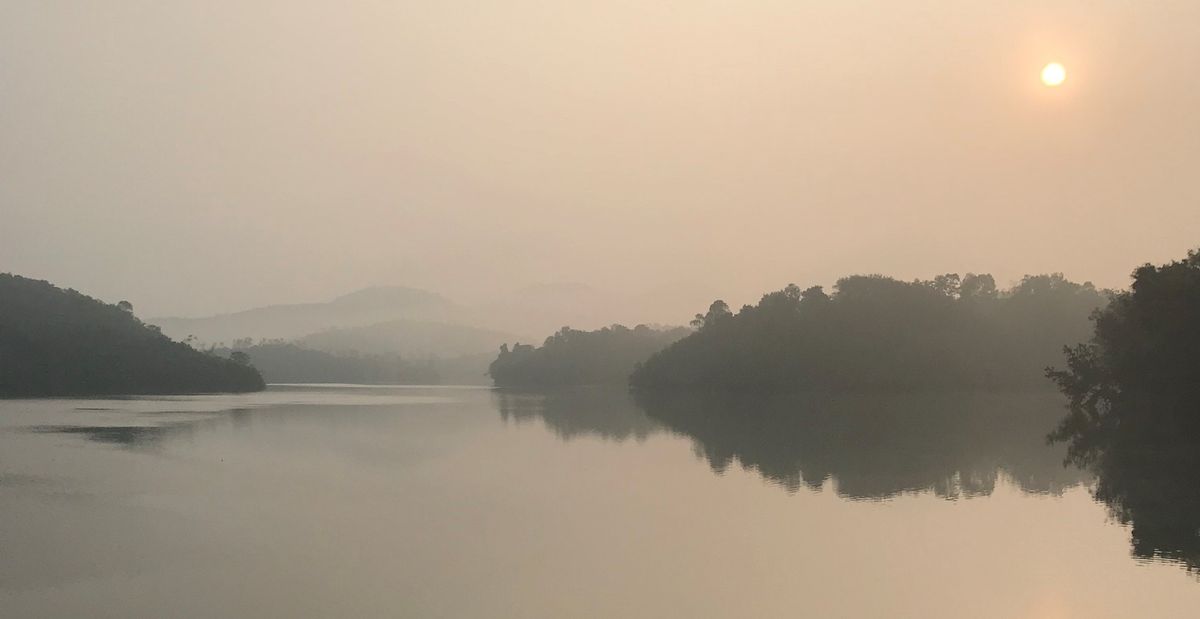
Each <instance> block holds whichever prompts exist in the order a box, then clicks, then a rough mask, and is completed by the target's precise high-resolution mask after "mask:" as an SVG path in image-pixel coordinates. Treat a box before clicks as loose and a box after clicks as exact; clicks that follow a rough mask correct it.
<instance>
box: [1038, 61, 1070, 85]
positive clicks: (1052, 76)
mask: <svg viewBox="0 0 1200 619" xmlns="http://www.w3.org/2000/svg"><path fill="white" fill-rule="evenodd" d="M1066 80H1067V68H1066V67H1064V66H1062V65H1061V64H1059V63H1057V62H1052V63H1050V64H1048V65H1046V66H1045V67H1042V83H1043V84H1045V85H1047V86H1052V87H1053V86H1059V85H1061V84H1062V83H1063V82H1065V81H1066Z"/></svg>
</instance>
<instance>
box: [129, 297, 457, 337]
mask: <svg viewBox="0 0 1200 619" xmlns="http://www.w3.org/2000/svg"><path fill="white" fill-rule="evenodd" d="M457 311H458V308H457V307H456V306H455V305H454V304H453V303H452V302H450V301H449V300H448V299H446V298H445V297H442V296H441V295H438V294H436V293H433V292H429V291H426V290H419V289H416V288H404V287H399V286H386V287H375V288H365V289H363V290H359V291H357V292H352V293H350V294H347V295H343V296H340V297H337V298H336V299H333V300H332V301H329V302H325V303H298V304H290V305H270V306H267V307H259V308H254V309H248V310H244V311H240V312H234V313H232V314H219V315H216V316H207V317H203V318H169V317H168V318H154V319H151V320H150V322H152V323H154V324H156V325H158V326H159V327H161V328H162V330H163V333H166V334H167V335H169V336H171V337H174V338H178V339H183V338H186V337H188V336H195V338H196V339H197V340H198V341H200V342H205V343H208V344H216V343H221V342H232V341H233V340H235V339H239V338H245V337H250V338H255V339H295V338H299V337H302V336H305V335H308V334H310V333H316V332H318V331H324V330H328V329H338V328H345V327H359V326H365V325H371V324H376V323H381V322H387V321H392V320H399V319H409V320H429V319H439V320H440V319H446V318H447V317H449V316H453V315H455V314H456V312H457Z"/></svg>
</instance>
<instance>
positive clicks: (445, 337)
mask: <svg viewBox="0 0 1200 619" xmlns="http://www.w3.org/2000/svg"><path fill="white" fill-rule="evenodd" d="M511 339H513V336H512V335H511V334H509V333H502V332H500V331H491V330H488V329H481V328H477V327H469V326H465V325H456V324H449V323H443V322H432V321H421V320H392V321H388V322H381V323H377V324H373V325H366V326H361V327H347V328H342V329H330V330H327V331H322V332H319V333H312V334H309V335H306V336H304V337H302V338H300V339H299V340H298V341H299V343H300V344H302V345H303V346H306V347H308V348H313V349H316V350H324V351H328V352H333V353H345V352H350V351H356V352H360V353H366V354H399V355H403V356H405V357H408V358H420V357H441V358H446V357H460V356H464V355H475V354H480V353H492V354H494V353H495V352H496V350H498V349H499V348H500V345H501V344H503V343H504V342H507V341H510V340H511Z"/></svg>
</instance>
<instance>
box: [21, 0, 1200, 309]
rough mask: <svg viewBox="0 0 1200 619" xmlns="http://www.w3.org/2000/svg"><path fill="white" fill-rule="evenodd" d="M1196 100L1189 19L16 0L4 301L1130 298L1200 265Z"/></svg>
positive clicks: (1000, 10) (1108, 10)
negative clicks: (546, 291) (988, 278)
mask: <svg viewBox="0 0 1200 619" xmlns="http://www.w3.org/2000/svg"><path fill="white" fill-rule="evenodd" d="M1051 61H1058V62H1061V63H1062V64H1063V65H1064V66H1065V67H1066V70H1067V81H1066V82H1065V83H1064V84H1063V85H1062V86H1060V87H1058V88H1047V87H1045V86H1043V85H1042V84H1041V83H1040V81H1039V74H1040V72H1041V69H1042V67H1043V66H1044V65H1045V64H1046V63H1048V62H1051ZM1197 75H1200V3H1196V2H1168V1H1134V0H1127V1H1112V0H1093V1H1088V2H1061V3H1055V2H1031V1H1020V0H1018V1H1013V2H986V3H984V2H971V3H967V2H958V1H954V2H951V1H936V0H912V1H909V2H903V3H900V2H891V1H882V0H839V1H837V2H834V1H825V2H812V1H805V0H788V1H784V0H758V1H754V0H745V1H736V2H735V1H722V2H717V1H704V0H686V1H674V0H666V1H655V2H627V1H621V0H603V1H595V2H593V1H590V0H578V1H568V0H563V1H554V2H549V1H528V0H512V1H508V2H455V1H453V0H438V1H428V2H391V1H386V2H385V1H379V2H361V1H353V2H352V1H348V0H344V1H339V2H307V1H301V0H288V1H286V2H212V1H211V0H203V1H193V0H174V1H172V2H157V1H146V2H133V1H126V0H108V1H104V2H99V1H97V2H85V1H80V2H66V1H43V0H36V1H35V0H29V1H24V0H9V1H6V2H3V3H0V272H2V271H11V272H15V273H18V274H22V275H26V276H31V277H37V278H39V279H48V280H50V281H52V282H54V283H56V284H59V285H62V286H67V287H72V288H76V289H78V290H81V291H83V292H86V293H88V294H92V295H94V296H97V297H99V298H102V299H104V300H108V301H116V300H119V299H128V300H130V301H132V302H133V303H134V305H135V307H136V308H137V309H138V313H139V314H141V315H149V316H154V315H164V314H171V315H202V314H207V313H212V312H223V311H233V310H238V309H243V308H247V307H252V306H258V305H264V304H269V303H283V302H304V301H316V300H325V299H328V298H332V297H334V296H337V295H339V294H342V293H345V292H349V291H351V290H354V289H357V288H360V287H363V286H367V285H407V286H413V287H420V288H427V289H430V290H435V291H438V292H441V293H443V294H446V295H447V296H450V297H451V298H455V299H458V300H461V301H464V302H468V303H477V304H486V303H487V302H488V299H490V298H493V297H495V296H497V295H503V294H511V293H512V291H515V290H520V289H523V288H526V287H529V286H546V285H551V286H554V285H558V284H559V283H562V282H579V283H584V284H587V285H589V286H591V287H593V288H594V289H596V290H599V291H605V292H606V293H611V294H612V295H613V297H614V298H617V297H619V298H622V299H631V300H633V301H631V303H636V307H630V308H627V309H628V310H629V311H628V312H627V313H628V314H631V315H639V316H640V315H644V316H645V320H646V321H648V322H649V321H656V322H675V323H683V322H685V321H686V320H687V318H688V316H690V315H691V313H694V312H695V311H701V310H703V309H704V307H706V306H707V302H708V301H709V300H711V299H712V298H715V297H718V296H719V297H722V298H725V299H726V300H728V301H730V303H731V304H732V305H734V306H735V307H736V306H738V305H740V304H741V303H746V302H754V301H756V300H757V298H758V296H759V295H761V294H762V293H763V292H766V291H768V290H775V289H778V288H781V287H783V286H784V285H786V284H787V283H789V282H795V283H797V284H800V285H803V286H807V285H811V284H823V285H826V286H829V285H832V284H833V283H834V282H835V281H836V279H837V278H838V277H841V276H844V275H848V274H854V273H883V274H889V275H894V276H897V277H900V278H903V279H911V278H913V277H924V278H928V277H932V276H933V275H934V274H937V273H944V272H959V273H965V272H968V271H971V272H990V273H993V274H994V275H995V276H996V278H997V280H998V282H1000V283H1001V284H1005V283H1009V282H1012V281H1015V280H1016V279H1019V278H1020V276H1021V275H1023V274H1025V273H1041V272H1052V271H1061V272H1064V273H1066V274H1067V276H1068V277H1071V278H1072V279H1077V280H1091V281H1094V282H1095V283H1096V284H1097V285H1100V286H1111V287H1123V286H1125V285H1126V284H1127V282H1128V274H1129V272H1130V271H1131V270H1132V269H1133V268H1134V267H1135V266H1137V265H1139V264H1141V263H1144V262H1162V261H1166V260H1169V259H1172V258H1175V257H1180V256H1182V255H1183V254H1184V253H1185V252H1186V251H1187V250H1188V249H1190V248H1194V247H1198V246H1200V174H1197V173H1196V170H1197V166H1198V164H1200V114H1198V113H1197V110H1200V80H1197V79H1196V76H1197Z"/></svg>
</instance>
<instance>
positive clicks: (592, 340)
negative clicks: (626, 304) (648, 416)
mask: <svg viewBox="0 0 1200 619" xmlns="http://www.w3.org/2000/svg"><path fill="white" fill-rule="evenodd" d="M688 333H689V331H688V329H684V328H682V327H677V328H673V329H654V328H651V327H648V326H646V325H638V326H636V327H634V328H633V329H630V328H628V327H624V326H621V325H613V326H611V327H605V328H603V329H600V330H597V331H578V330H575V329H571V328H570V327H563V328H562V329H561V330H560V331H559V332H558V333H555V334H554V335H552V336H550V337H548V338H546V342H545V343H544V344H543V345H542V346H541V347H540V348H535V347H533V346H530V345H522V344H516V345H515V346H513V348H512V350H509V348H508V345H504V346H501V347H500V356H498V357H496V360H495V361H493V362H492V364H491V366H490V368H489V369H488V373H489V374H491V376H492V380H493V381H495V383H496V385H497V386H500V387H532V386H562V385H599V384H612V385H615V384H622V385H623V384H625V383H626V382H627V381H628V380H629V373H630V372H631V371H632V370H633V367H634V365H636V364H637V363H639V362H641V361H644V360H645V359H646V358H647V357H649V356H650V355H652V354H653V353H655V352H657V351H659V350H662V348H663V347H664V346H667V345H668V344H670V343H671V342H674V341H676V340H678V339H679V338H681V337H683V336H685V335H687V334H688Z"/></svg>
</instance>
